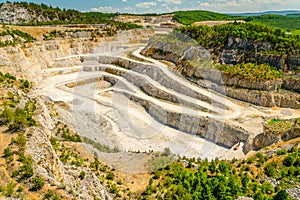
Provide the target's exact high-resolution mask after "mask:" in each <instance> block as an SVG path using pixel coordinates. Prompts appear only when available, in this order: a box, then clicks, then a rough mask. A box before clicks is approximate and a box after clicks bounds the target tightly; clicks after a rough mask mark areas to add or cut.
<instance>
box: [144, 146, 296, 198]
mask: <svg viewBox="0 0 300 200" xmlns="http://www.w3.org/2000/svg"><path fill="white" fill-rule="evenodd" d="M299 175H300V150H299V149H298V147H297V145H295V146H294V147H292V148H291V149H289V150H288V151H287V150H285V149H278V150H277V151H276V152H275V153H273V154H271V155H264V154H262V153H260V152H258V153H256V154H255V155H253V156H252V157H249V158H248V159H245V160H236V159H233V160H231V161H225V160H218V159H215V160H212V161H210V162H209V161H208V160H201V159H198V160H196V159H194V158H193V159H187V158H179V159H178V161H177V162H174V163H172V164H170V165H168V166H167V167H165V168H164V169H161V170H158V171H155V172H153V175H152V178H151V179H150V180H149V185H148V187H147V189H146V191H145V192H144V193H143V195H142V197H140V199H170V200H171V199H205V200H216V199H218V200H223V199H233V200H234V199H237V197H238V196H244V197H252V198H254V199H255V200H268V199H269V200H285V199H286V200H288V199H290V197H289V195H288V193H287V191H286V188H289V187H294V186H296V185H298V184H299ZM274 182H276V184H275V185H276V186H272V184H274Z"/></svg>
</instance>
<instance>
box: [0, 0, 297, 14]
mask: <svg viewBox="0 0 300 200" xmlns="http://www.w3.org/2000/svg"><path fill="white" fill-rule="evenodd" d="M297 1H298V0H288V1H286V2H284V3H282V2H281V0H268V1H262V0H201V1H198V0H193V1H187V0H150V1H149V0H115V1H109V2H108V1H97V0H77V1H76V2H74V1H71V0H64V1H59V0H27V1H23V2H28V3H37V4H41V3H43V4H47V5H51V6H52V7H59V8H62V9H63V8H66V9H76V10H79V11H81V12H104V13H117V12H118V13H129V14H147V13H157V14H163V13H172V12H175V11H190V10H205V11H211V12H217V13H224V14H239V13H254V14H255V13H264V12H281V11H296V12H297V11H298V12H300V4H299V3H298V2H297ZM6 2H7V1H6V0H5V1H3V0H0V3H6ZM261 8H263V9H261Z"/></svg>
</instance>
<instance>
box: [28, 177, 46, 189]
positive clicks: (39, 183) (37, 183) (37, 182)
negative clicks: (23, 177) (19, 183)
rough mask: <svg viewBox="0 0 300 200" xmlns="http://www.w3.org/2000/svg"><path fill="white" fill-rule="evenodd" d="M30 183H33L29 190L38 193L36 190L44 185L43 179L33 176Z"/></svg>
mask: <svg viewBox="0 0 300 200" xmlns="http://www.w3.org/2000/svg"><path fill="white" fill-rule="evenodd" d="M32 183H33V186H32V187H31V188H30V190H31V191H38V190H40V189H42V187H43V186H44V184H45V181H44V179H42V177H40V176H35V177H33V178H32Z"/></svg>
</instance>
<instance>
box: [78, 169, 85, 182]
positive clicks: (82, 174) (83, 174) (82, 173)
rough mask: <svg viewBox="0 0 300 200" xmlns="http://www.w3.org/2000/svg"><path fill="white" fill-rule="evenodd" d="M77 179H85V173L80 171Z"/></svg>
mask: <svg viewBox="0 0 300 200" xmlns="http://www.w3.org/2000/svg"><path fill="white" fill-rule="evenodd" d="M78 177H79V178H80V179H81V180H82V179H84V177H85V171H81V172H80V174H79V176H78Z"/></svg>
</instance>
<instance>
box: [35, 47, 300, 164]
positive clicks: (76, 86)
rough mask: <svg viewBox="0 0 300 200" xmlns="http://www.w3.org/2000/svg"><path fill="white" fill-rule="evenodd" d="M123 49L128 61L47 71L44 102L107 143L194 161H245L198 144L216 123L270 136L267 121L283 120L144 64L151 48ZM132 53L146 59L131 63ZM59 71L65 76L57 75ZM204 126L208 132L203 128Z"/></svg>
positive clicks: (107, 57)
mask: <svg viewBox="0 0 300 200" xmlns="http://www.w3.org/2000/svg"><path fill="white" fill-rule="evenodd" d="M119 48H120V49H119V50H120V53H118V48H117V47H116V48H112V49H113V51H114V52H113V53H111V54H110V52H107V51H105V52H103V53H96V54H89V55H80V56H81V57H82V58H83V60H84V62H83V63H82V66H74V67H72V68H55V69H49V70H45V71H44V74H42V75H43V77H44V79H43V80H42V81H41V82H40V83H39V86H38V92H39V94H40V95H43V96H47V97H49V98H50V99H51V100H52V101H55V102H65V103H67V104H69V105H70V107H71V108H70V109H69V110H64V109H62V108H59V109H61V110H59V113H60V115H61V118H63V119H64V120H65V121H67V122H68V123H69V124H71V125H72V126H73V128H74V129H76V130H77V131H78V132H79V133H80V134H81V135H84V136H86V137H89V138H91V139H94V140H96V141H98V142H100V143H104V144H107V145H110V146H118V147H119V148H120V149H121V150H124V151H148V150H155V151H162V150H163V149H164V148H166V147H168V148H170V149H171V151H172V152H173V153H175V154H179V155H182V156H188V157H201V158H208V159H212V158H215V157H220V158H227V159H231V158H233V157H237V158H239V157H243V156H244V153H243V151H242V147H241V148H240V149H238V150H237V151H234V150H232V149H230V148H228V147H227V148H225V147H223V146H220V145H217V143H218V141H216V140H205V139H203V138H200V137H198V136H197V135H198V134H199V133H201V132H203V131H204V128H203V127H204V126H206V125H207V128H208V129H209V128H210V127H213V126H210V125H209V123H211V122H210V119H212V120H216V121H218V122H220V123H221V124H230V125H232V126H235V127H238V128H239V129H240V130H242V131H244V132H245V133H247V134H249V135H250V136H253V135H255V134H258V133H260V132H261V131H262V125H261V124H262V122H263V120H264V117H266V116H272V115H280V114H281V110H280V109H277V110H272V109H267V108H258V107H255V106H249V104H245V103H242V102H239V101H236V100H233V99H230V98H227V97H226V96H224V95H220V94H217V93H215V92H213V91H209V90H208V89H204V88H201V87H199V86H197V85H195V84H193V83H191V82H189V81H188V80H186V79H185V78H183V77H182V76H180V75H178V74H176V73H174V72H173V71H172V70H171V69H170V68H169V67H168V65H166V64H164V63H162V62H160V61H157V60H154V59H151V58H147V57H144V56H142V55H141V54H140V51H141V50H142V49H143V46H139V47H136V46H134V47H133V48H123V47H121V46H120V47H119ZM124 49H125V50H126V53H124V52H125V50H124ZM129 49H130V50H129ZM128 52H131V54H132V55H134V57H136V58H138V59H136V60H135V59H133V58H129V57H127V56H126V54H128ZM118 55H120V56H118ZM62 59H68V58H62ZM143 60H144V61H147V62H143ZM116 61H118V63H119V64H117V63H115V62H116ZM124 63H125V64H124ZM123 64H124V65H123ZM72 69H74V70H72ZM56 70H57V71H59V72H60V75H53V74H55V73H53V72H55V71H56ZM45 74H46V75H47V76H45ZM49 74H52V75H49ZM291 112H292V113H293V114H299V113H297V111H294V110H291ZM174 116H176V117H177V118H176V119H173V118H174ZM199 119H200V120H204V121H205V120H206V121H205V122H206V123H208V124H206V125H199V124H198V121H199ZM176 120H177V121H176ZM207 128H206V129H205V131H214V132H216V131H222V127H220V130H216V127H214V129H213V130H208V129H207ZM217 128H218V127H217ZM202 129H203V130H202ZM236 142H238V141H236Z"/></svg>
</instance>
